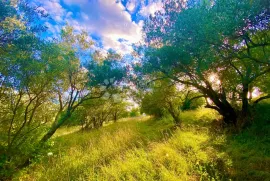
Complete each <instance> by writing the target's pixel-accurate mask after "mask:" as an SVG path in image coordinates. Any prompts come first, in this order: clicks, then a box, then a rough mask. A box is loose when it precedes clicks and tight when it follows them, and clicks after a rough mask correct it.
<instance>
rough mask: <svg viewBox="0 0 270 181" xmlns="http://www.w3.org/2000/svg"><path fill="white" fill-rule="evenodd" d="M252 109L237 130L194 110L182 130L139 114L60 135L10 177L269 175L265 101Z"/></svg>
mask: <svg viewBox="0 0 270 181" xmlns="http://www.w3.org/2000/svg"><path fill="white" fill-rule="evenodd" d="M257 109H258V111H257V112H259V113H257V115H256V118H255V120H254V123H253V125H251V126H250V127H248V128H246V129H245V130H244V131H242V132H241V133H238V134H236V133H231V132H228V131H226V132H225V131H224V130H222V129H218V128H217V124H216V122H218V120H219V117H218V116H217V114H216V113H215V112H213V111H210V110H208V109H198V110H195V111H187V112H183V113H182V115H181V119H182V120H183V126H182V128H181V129H174V127H173V121H172V120H171V118H169V117H167V118H163V119H161V120H155V119H154V118H149V117H146V118H142V117H141V118H133V119H129V120H124V121H121V122H118V123H115V124H111V125H108V126H106V127H103V128H101V129H99V130H93V131H90V132H81V131H78V132H75V133H71V134H68V135H63V136H59V137H56V138H54V140H53V142H54V144H51V146H50V147H48V149H47V150H46V153H45V152H44V154H43V155H41V157H40V159H39V160H38V159H37V160H36V162H35V163H34V164H32V165H31V166H30V167H29V168H27V169H25V170H23V171H21V172H20V173H19V174H17V175H16V177H15V178H14V180H57V181H61V180H93V181H94V180H98V181H99V180H109V181H114V180H115V181H118V180H139V181H151V180H161V181H166V180H167V181H174V180H175V181H180V180H188V181H192V180H239V181H240V180H241V181H242V180H245V181H246V180H253V181H255V180H258V181H261V180H269V178H270V174H269V170H270V167H269V165H270V153H269V150H270V149H269V148H270V145H269V143H270V139H269V138H270V134H269V130H270V126H269V125H270V124H269V120H270V119H269V113H268V111H269V105H268V104H262V105H260V106H259V107H258V108H257ZM213 120H214V121H213ZM214 123H215V125H214V126H213V124H214ZM213 127H214V129H213ZM51 143H52V142H51ZM49 152H51V154H52V155H51V154H48V155H47V153H49Z"/></svg>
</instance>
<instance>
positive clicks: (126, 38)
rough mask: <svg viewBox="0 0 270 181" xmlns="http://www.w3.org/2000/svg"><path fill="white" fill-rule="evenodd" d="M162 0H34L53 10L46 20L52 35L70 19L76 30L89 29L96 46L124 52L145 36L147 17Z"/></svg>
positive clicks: (98, 48)
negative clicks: (49, 18) (143, 33)
mask: <svg viewBox="0 0 270 181" xmlns="http://www.w3.org/2000/svg"><path fill="white" fill-rule="evenodd" d="M161 1H162V0H43V1H39V0H33V3H34V4H35V5H38V6H40V7H39V8H40V9H41V10H44V11H46V12H47V13H49V14H50V16H51V20H46V21H45V22H44V23H45V25H46V26H47V27H48V30H49V32H50V33H48V35H49V36H55V37H57V36H59V33H60V31H61V28H62V27H63V26H64V25H65V24H66V23H68V24H69V25H71V26H73V27H74V29H75V30H76V31H77V32H80V31H82V30H86V31H87V32H88V34H89V39H91V40H93V41H94V42H95V45H94V47H93V48H94V49H97V50H100V51H102V52H104V53H105V52H106V51H107V50H109V49H113V50H115V51H117V52H118V53H121V54H128V53H130V52H131V51H132V44H136V43H138V42H140V41H141V40H142V33H141V29H142V26H143V23H144V19H145V18H147V17H148V16H149V15H150V14H154V12H155V11H157V10H160V9H161V8H162V2H161Z"/></svg>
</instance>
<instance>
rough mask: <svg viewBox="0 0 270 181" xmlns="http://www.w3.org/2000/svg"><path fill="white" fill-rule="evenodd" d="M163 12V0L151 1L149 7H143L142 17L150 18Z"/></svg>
mask: <svg viewBox="0 0 270 181" xmlns="http://www.w3.org/2000/svg"><path fill="white" fill-rule="evenodd" d="M162 10H163V3H162V1H161V0H158V1H153V0H149V3H148V5H146V6H143V7H142V8H141V10H140V12H139V13H140V14H141V15H142V16H145V17H148V16H149V15H152V16H154V14H155V12H157V11H162Z"/></svg>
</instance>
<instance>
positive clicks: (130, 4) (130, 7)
mask: <svg viewBox="0 0 270 181" xmlns="http://www.w3.org/2000/svg"><path fill="white" fill-rule="evenodd" d="M137 2H138V1H136V0H130V1H128V2H127V4H126V8H127V9H128V11H129V12H131V13H133V12H134V11H135V9H136V7H137Z"/></svg>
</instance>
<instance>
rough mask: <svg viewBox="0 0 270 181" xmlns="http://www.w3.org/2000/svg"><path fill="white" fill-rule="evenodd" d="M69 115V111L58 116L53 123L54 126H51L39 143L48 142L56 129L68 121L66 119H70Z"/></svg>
mask: <svg viewBox="0 0 270 181" xmlns="http://www.w3.org/2000/svg"><path fill="white" fill-rule="evenodd" d="M70 116H71V113H70V111H69V110H67V112H66V113H65V114H64V115H63V116H60V119H58V120H57V121H55V122H54V124H53V125H52V127H51V128H50V129H49V131H48V132H47V133H46V134H45V135H44V136H43V138H42V139H41V140H40V142H41V143H44V142H46V141H48V140H49V139H50V138H51V137H52V136H53V135H54V133H55V132H56V130H57V129H58V128H60V126H62V125H63V124H64V123H65V122H66V120H68V118H70Z"/></svg>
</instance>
